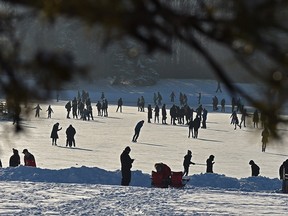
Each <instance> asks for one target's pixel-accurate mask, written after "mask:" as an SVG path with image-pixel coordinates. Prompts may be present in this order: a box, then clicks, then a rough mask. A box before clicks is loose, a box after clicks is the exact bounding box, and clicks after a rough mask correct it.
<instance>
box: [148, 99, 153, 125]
mask: <svg viewBox="0 0 288 216" xmlns="http://www.w3.org/2000/svg"><path fill="white" fill-rule="evenodd" d="M152 111H153V109H152V107H151V104H148V113H147V114H148V123H151V119H152Z"/></svg>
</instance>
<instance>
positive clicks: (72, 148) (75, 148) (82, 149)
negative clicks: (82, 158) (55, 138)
mask: <svg viewBox="0 0 288 216" xmlns="http://www.w3.org/2000/svg"><path fill="white" fill-rule="evenodd" d="M57 147H58V148H65V149H71V150H81V151H93V150H91V149H84V148H78V147H66V146H58V145H57Z"/></svg>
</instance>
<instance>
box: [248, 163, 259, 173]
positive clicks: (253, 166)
mask: <svg viewBox="0 0 288 216" xmlns="http://www.w3.org/2000/svg"><path fill="white" fill-rule="evenodd" d="M249 164H250V165H251V176H258V175H259V173H260V167H259V166H258V165H257V164H255V162H254V161H253V160H250V161H249Z"/></svg>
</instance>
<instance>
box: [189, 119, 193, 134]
mask: <svg viewBox="0 0 288 216" xmlns="http://www.w3.org/2000/svg"><path fill="white" fill-rule="evenodd" d="M188 130H189V132H188V138H190V133H191V134H192V138H194V135H193V130H194V121H193V119H191V120H190V122H189V123H188Z"/></svg>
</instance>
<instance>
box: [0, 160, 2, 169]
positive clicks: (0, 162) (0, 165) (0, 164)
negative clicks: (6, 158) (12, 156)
mask: <svg viewBox="0 0 288 216" xmlns="http://www.w3.org/2000/svg"><path fill="white" fill-rule="evenodd" d="M0 168H2V161H1V160H0Z"/></svg>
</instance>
